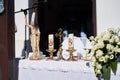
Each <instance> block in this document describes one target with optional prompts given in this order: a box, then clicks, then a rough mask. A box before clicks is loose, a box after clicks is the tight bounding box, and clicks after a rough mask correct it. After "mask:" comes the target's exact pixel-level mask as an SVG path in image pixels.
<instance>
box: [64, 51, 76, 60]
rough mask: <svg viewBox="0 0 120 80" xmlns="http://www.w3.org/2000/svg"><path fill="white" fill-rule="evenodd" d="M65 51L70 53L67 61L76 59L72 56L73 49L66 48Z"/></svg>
mask: <svg viewBox="0 0 120 80" xmlns="http://www.w3.org/2000/svg"><path fill="white" fill-rule="evenodd" d="M66 51H68V52H69V53H70V57H69V58H68V60H67V61H76V59H74V57H73V52H75V51H76V50H75V49H67V50H66Z"/></svg>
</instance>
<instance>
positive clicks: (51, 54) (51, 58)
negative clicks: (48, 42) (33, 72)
mask: <svg viewBox="0 0 120 80" xmlns="http://www.w3.org/2000/svg"><path fill="white" fill-rule="evenodd" d="M46 51H47V52H49V53H50V57H49V58H47V60H54V58H53V53H54V52H55V51H56V49H47V50H46Z"/></svg>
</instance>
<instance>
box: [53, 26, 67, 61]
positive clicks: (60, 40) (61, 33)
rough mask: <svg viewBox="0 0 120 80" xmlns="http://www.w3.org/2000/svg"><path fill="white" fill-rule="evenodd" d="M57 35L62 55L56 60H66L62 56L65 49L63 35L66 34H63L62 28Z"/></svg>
mask: <svg viewBox="0 0 120 80" xmlns="http://www.w3.org/2000/svg"><path fill="white" fill-rule="evenodd" d="M55 36H56V37H59V52H60V55H59V57H58V59H56V60H65V59H64V58H63V56H62V51H63V49H62V36H64V34H63V32H62V29H61V28H60V29H59V30H58V33H56V34H55Z"/></svg>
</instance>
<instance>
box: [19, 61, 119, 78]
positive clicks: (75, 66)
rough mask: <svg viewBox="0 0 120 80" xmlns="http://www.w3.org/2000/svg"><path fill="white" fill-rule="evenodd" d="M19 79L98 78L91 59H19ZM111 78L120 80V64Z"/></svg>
mask: <svg viewBox="0 0 120 80" xmlns="http://www.w3.org/2000/svg"><path fill="white" fill-rule="evenodd" d="M18 80H97V78H96V76H95V74H94V71H93V68H92V66H91V63H90V62H89V61H83V60H78V61H73V62H69V61H53V60H49V61H47V60H38V61H30V60H28V59H25V60H20V61H19V76H18ZM111 80H120V64H119V65H118V70H117V74H116V75H115V76H114V74H113V73H112V74H111Z"/></svg>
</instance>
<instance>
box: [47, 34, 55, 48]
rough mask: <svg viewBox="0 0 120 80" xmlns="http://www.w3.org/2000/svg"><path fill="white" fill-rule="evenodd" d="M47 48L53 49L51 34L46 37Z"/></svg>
mask: <svg viewBox="0 0 120 80" xmlns="http://www.w3.org/2000/svg"><path fill="white" fill-rule="evenodd" d="M48 43H49V44H48V47H49V49H54V36H53V34H49V36H48Z"/></svg>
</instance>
